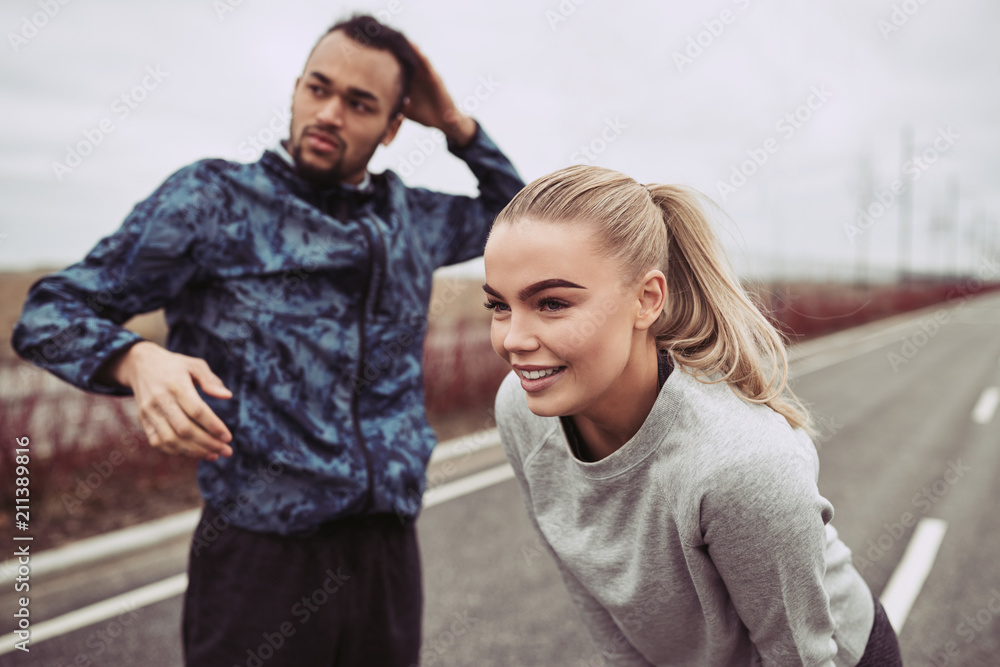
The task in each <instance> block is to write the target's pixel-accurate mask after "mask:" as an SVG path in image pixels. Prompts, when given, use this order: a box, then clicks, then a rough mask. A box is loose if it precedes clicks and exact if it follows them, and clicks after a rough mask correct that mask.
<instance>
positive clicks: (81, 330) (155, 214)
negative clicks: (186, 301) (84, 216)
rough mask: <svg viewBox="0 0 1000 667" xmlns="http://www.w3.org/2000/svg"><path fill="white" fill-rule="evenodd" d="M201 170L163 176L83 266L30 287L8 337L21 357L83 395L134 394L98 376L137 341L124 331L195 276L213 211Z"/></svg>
mask: <svg viewBox="0 0 1000 667" xmlns="http://www.w3.org/2000/svg"><path fill="white" fill-rule="evenodd" d="M203 164H204V163H199V164H195V165H191V166H189V167H185V168H184V169H182V170H180V171H178V172H177V173H175V174H174V175H172V176H171V177H170V178H168V179H167V180H166V181H165V182H164V183H163V184H162V185H161V186H160V187H159V188H158V189H157V190H156V192H154V193H153V194H152V195H151V196H150V197H149V198H147V199H146V200H144V201H142V202H140V203H139V204H138V205H136V207H135V208H134V209H133V211H132V212H131V213H130V214H129V215H128V217H127V218H126V219H125V221H124V222H123V223H122V225H121V227H120V228H119V229H118V230H117V231H115V232H114V233H113V234H111V235H110V236H107V237H105V238H104V239H102V240H101V241H99V242H98V244H97V245H96V246H95V247H94V248H93V250H91V251H90V253H89V254H88V255H87V256H86V257H85V258H84V259H83V260H82V261H80V262H78V263H76V264H74V265H72V266H70V267H68V268H66V269H64V270H62V271H60V272H58V273H54V274H51V275H48V276H45V277H43V278H42V279H40V280H39V281H38V282H36V283H35V284H34V285H32V287H31V290H30V291H29V293H28V298H27V301H26V302H25V304H24V309H23V311H22V313H21V317H20V319H19V320H18V322H17V324H16V325H15V327H14V332H13V335H12V338H11V343H12V346H13V347H14V349H15V350H16V351H17V353H18V354H19V355H21V356H22V357H24V358H25V359H27V360H28V361H31V362H34V363H35V364H37V365H38V366H40V367H42V368H44V369H46V370H48V371H51V372H52V373H53V374H55V375H57V376H58V377H60V378H62V379H63V380H66V381H67V382H69V383H71V384H73V385H76V386H77V387H79V388H81V389H85V390H87V391H92V392H95V393H101V394H115V395H128V394H130V393H131V392H130V390H128V389H127V388H125V387H122V386H120V385H117V384H105V383H101V382H99V381H98V380H97V379H96V376H97V375H98V373H99V371H100V369H101V368H102V366H103V365H104V364H105V363H106V362H107V361H108V360H109V359H110V358H111V357H113V356H114V355H115V354H116V353H118V352H120V351H122V350H124V349H126V348H128V347H130V346H131V345H133V344H135V343H137V342H139V341H140V340H142V338H141V336H139V335H138V334H136V333H133V332H131V331H128V330H127V329H125V328H124V327H122V326H121V325H122V324H123V323H124V322H126V321H127V320H128V319H129V318H130V317H132V316H133V315H136V314H139V313H146V312H149V311H152V310H155V309H157V308H160V307H162V306H164V305H165V304H167V303H168V302H169V301H170V300H171V299H172V298H173V297H175V296H176V295H177V294H178V293H179V292H180V291H181V290H182V289H183V288H184V285H185V284H186V283H187V282H188V281H189V280H191V278H192V276H194V275H195V273H196V272H197V268H198V267H197V263H196V260H195V257H196V255H197V254H198V252H199V243H198V233H197V232H198V230H199V229H200V228H204V227H205V226H206V224H207V223H208V219H207V218H208V216H209V215H210V214H211V209H213V208H214V205H213V204H212V200H213V197H208V196H205V194H204V192H203V191H204V189H205V186H206V183H207V179H208V178H209V175H208V174H207V173H206V170H205V169H203V168H202V166H201V165H203ZM214 199H217V197H216V198H214Z"/></svg>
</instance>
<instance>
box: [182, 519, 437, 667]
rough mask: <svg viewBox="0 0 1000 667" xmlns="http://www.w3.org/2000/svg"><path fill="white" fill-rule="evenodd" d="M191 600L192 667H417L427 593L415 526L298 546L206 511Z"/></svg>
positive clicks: (186, 627) (334, 534)
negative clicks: (425, 592) (229, 523)
mask: <svg viewBox="0 0 1000 667" xmlns="http://www.w3.org/2000/svg"><path fill="white" fill-rule="evenodd" d="M188 570H189V578H190V580H189V583H188V589H187V593H186V595H185V597H184V620H183V639H184V654H185V664H186V665H187V667H230V666H233V667H236V666H239V667H286V666H287V667H302V666H303V665H308V666H309V667H327V666H332V665H337V666H338V667H342V666H343V667H349V666H352V665H358V666H362V665H363V666H366V667H370V666H371V665H384V666H385V667H395V666H397V665H398V666H399V667H410V666H411V665H417V664H418V663H419V658H418V656H419V651H420V632H421V614H422V611H423V609H422V608H423V593H422V586H421V574H420V556H419V551H418V547H417V537H416V527H415V525H414V522H413V521H412V520H408V521H406V522H401V521H400V519H399V518H398V517H396V516H395V515H371V516H360V517H352V518H349V519H344V520H340V521H334V522H330V523H327V524H323V526H322V528H321V529H320V531H319V532H318V533H317V534H316V535H312V536H310V537H304V538H290V537H283V536H278V535H270V534H265V533H255V532H250V531H246V530H242V529H239V528H236V527H234V526H229V525H228V521H227V520H226V517H225V515H222V514H219V513H218V512H216V511H215V510H214V509H212V508H211V507H208V506H206V508H205V511H204V512H203V513H202V517H201V521H200V522H199V524H198V528H197V529H196V530H195V537H194V540H193V542H192V547H191V554H190V562H189V568H188Z"/></svg>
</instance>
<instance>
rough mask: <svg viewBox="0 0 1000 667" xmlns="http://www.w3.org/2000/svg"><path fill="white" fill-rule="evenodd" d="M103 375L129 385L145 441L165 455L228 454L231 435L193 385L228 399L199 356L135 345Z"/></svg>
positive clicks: (229, 394)
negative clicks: (195, 384)
mask: <svg viewBox="0 0 1000 667" xmlns="http://www.w3.org/2000/svg"><path fill="white" fill-rule="evenodd" d="M107 375H108V376H109V377H110V378H112V379H114V380H115V381H116V382H118V383H120V384H122V385H124V386H126V387H129V388H131V389H132V393H133V394H135V401H136V404H137V405H138V407H139V423H140V424H141V425H142V428H143V430H144V431H145V432H146V437H147V438H148V439H149V444H151V445H152V446H153V447H156V448H158V449H161V450H163V451H165V452H167V453H169V454H184V455H185V456H193V457H196V458H202V459H207V460H209V461H215V460H217V459H218V458H219V456H231V455H232V453H233V450H232V448H231V447H230V446H229V445H228V444H227V443H229V441H230V440H232V439H233V436H232V434H231V433H230V432H229V429H228V428H226V425H225V424H224V423H223V422H222V420H221V419H219V417H218V416H217V415H216V414H215V413H214V412H212V410H211V408H209V407H208V404H206V403H205V401H203V400H202V398H201V396H199V395H198V392H197V390H196V389H195V386H194V383H195V382H197V383H198V385H199V386H200V387H201V390H202V391H203V392H205V393H206V394H208V395H209V396H214V397H216V398H232V396H233V393H232V392H231V391H229V390H228V389H226V387H225V385H223V384H222V380H220V379H219V377H218V376H216V375H215V373H213V372H212V371H211V369H209V367H208V364H207V363H205V361H204V360H203V359H197V358H195V357H189V356H186V355H183V354H177V353H175V352H170V351H169V350H165V349H164V348H162V347H160V346H159V345H157V344H156V343H152V342H149V341H142V342H139V343H136V344H135V345H133V346H132V347H130V348H129V349H128V350H127V351H125V352H124V353H123V354H122V355H121V356H120V357H119V358H118V359H116V360H114V361H113V362H112V363H111V365H110V366H109V367H108V369H107Z"/></svg>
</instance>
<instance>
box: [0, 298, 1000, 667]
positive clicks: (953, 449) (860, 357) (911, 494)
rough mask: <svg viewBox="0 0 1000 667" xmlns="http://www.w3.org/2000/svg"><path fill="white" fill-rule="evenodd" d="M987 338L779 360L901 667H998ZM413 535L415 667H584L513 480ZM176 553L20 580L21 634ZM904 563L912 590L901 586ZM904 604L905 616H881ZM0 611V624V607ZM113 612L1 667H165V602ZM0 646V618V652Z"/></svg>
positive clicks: (996, 323)
mask: <svg viewBox="0 0 1000 667" xmlns="http://www.w3.org/2000/svg"><path fill="white" fill-rule="evenodd" d="M998 333H1000V295H987V296H980V297H975V298H967V299H962V300H956V301H955V302H954V303H952V304H948V305H946V306H942V307H941V308H940V309H930V310H927V311H922V312H921V313H920V314H917V315H909V316H904V317H897V318H893V320H891V321H888V322H885V323H876V324H875V325H868V326H866V327H863V328H859V329H856V330H851V331H849V332H843V333H841V334H837V335H836V336H834V337H830V338H828V339H825V340H823V341H820V342H816V343H812V344H807V345H803V346H801V347H800V348H798V350H796V352H795V354H796V355H797V356H798V357H801V358H799V359H797V360H796V361H794V362H793V364H792V369H793V376H794V387H795V389H796V391H797V392H798V393H799V394H800V396H801V397H802V398H804V399H805V400H806V401H807V402H808V403H809V404H810V405H811V407H812V409H813V410H814V414H815V415H816V416H817V418H818V419H817V421H818V425H819V435H818V437H817V444H818V447H819V450H820V459H821V472H820V482H819V486H820V491H821V492H822V493H823V494H824V495H825V496H826V497H827V498H829V499H830V501H831V502H832V503H833V505H834V507H835V508H836V516H835V518H834V525H836V527H837V528H838V530H839V531H840V534H841V538H842V539H843V540H844V541H845V542H846V544H847V545H848V546H849V547H851V548H852V549H853V550H854V553H855V563H856V564H857V565H858V567H859V569H860V570H861V572H862V574H863V576H864V578H865V579H866V580H867V582H868V584H869V586H870V587H871V588H872V590H873V591H875V592H876V594H879V595H884V594H886V592H887V591H886V586H887V583H888V582H889V581H890V578H891V577H892V576H893V573H894V572H897V571H900V572H902V571H904V570H905V571H906V572H910V576H904V575H902V574H899V575H897V577H898V578H899V579H900V582H901V583H898V584H895V588H896V590H894V591H893V593H892V595H891V596H890V597H892V598H893V600H895V601H897V603H896V606H897V607H899V605H902V607H901V608H904V609H903V611H902V612H899V613H900V614H901V615H902V616H903V617H905V619H904V620H905V623H904V624H903V626H902V632H901V634H900V641H901V644H902V646H903V652H904V661H905V664H906V665H908V666H909V667H913V666H923V665H938V666H944V665H960V666H963V667H971V666H977V667H978V666H987V667H997V666H1000V516H998V509H1000V484H998V483H997V479H998V476H1000V416H995V415H994V412H995V407H996V405H995V401H993V400H991V398H992V395H991V391H990V390H991V388H994V387H1000V335H998ZM997 391H1000V390H997ZM991 404H992V405H993V408H992V409H991V408H990V405H991ZM502 462H503V460H502V453H501V452H499V451H498V449H497V448H496V447H493V448H487V449H484V450H482V451H480V452H478V453H476V454H474V455H467V456H462V457H458V458H456V459H454V460H452V461H450V462H447V463H444V464H438V466H437V467H436V468H435V469H433V470H432V475H434V478H433V484H434V486H435V487H436V488H440V489H444V488H445V487H447V485H448V484H449V483H450V482H453V481H454V480H458V479H461V478H463V476H465V475H467V474H469V473H475V472H477V471H482V470H489V469H496V468H497V466H498V465H502ZM928 519H939V520H942V521H943V522H945V523H940V522H932V521H923V520H928ZM923 523H928V524H934V525H935V526H938V527H941V528H944V535H943V539H941V540H940V544H939V548H937V551H936V552H935V550H934V548H936V547H938V542H937V541H934V540H932V544H931V545H930V546H928V545H926V544H925V543H924V542H922V541H918V542H919V544H920V545H921V546H914V547H913V548H910V549H909V551H910V553H907V550H908V547H910V546H911V543H914V544H916V543H915V542H914V541H913V536H914V534H915V531H916V530H917V529H918V526H920V525H922V524H923ZM419 535H420V541H421V552H422V558H423V567H424V585H425V619H424V655H423V662H422V664H423V665H462V666H467V665H477V666H480V667H487V666H489V665H547V666H559V665H568V666H574V667H576V666H577V665H590V664H600V663H599V662H598V661H596V660H595V661H593V662H591V660H592V659H593V658H594V649H593V648H592V646H591V644H590V641H589V638H588V636H587V634H586V632H585V630H584V629H583V628H582V626H581V625H580V623H579V621H578V620H577V615H576V612H575V610H574V609H573V608H572V607H571V605H570V602H569V598H568V596H567V594H566V593H565V591H564V590H563V587H562V583H561V581H560V579H559V575H558V573H557V571H556V569H555V567H554V565H553V564H552V562H551V561H550V559H549V557H548V556H547V555H546V554H545V553H544V552H543V550H542V549H541V548H540V545H539V544H538V542H537V539H536V537H535V535H534V533H533V532H532V529H531V527H530V525H529V523H528V520H527V517H526V516H525V513H524V509H523V507H522V505H521V500H520V497H519V495H518V491H517V488H516V484H515V482H514V481H513V480H510V479H508V480H506V481H502V482H500V483H497V484H493V485H491V486H488V487H486V488H483V489H480V490H477V491H474V492H471V493H467V494H465V495H461V496H459V497H457V498H454V499H451V500H447V501H444V502H440V503H439V504H436V505H434V506H433V507H430V508H428V509H426V510H425V511H424V513H423V514H422V516H421V518H420V521H419ZM186 549H187V545H186V540H185V539H184V538H181V539H177V540H174V541H172V542H170V543H167V544H164V545H160V546H158V547H157V548H155V549H152V550H149V551H146V552H142V553H138V554H133V555H130V556H129V557H127V558H124V559H121V560H118V561H115V562H105V563H102V564H100V565H99V566H95V567H91V568H87V569H85V570H83V571H77V572H72V573H66V574H60V575H48V576H46V577H45V578H44V579H43V580H40V581H35V580H33V581H32V593H33V596H32V606H31V613H32V620H33V622H35V623H39V622H41V621H43V620H46V619H50V618H56V617H60V616H62V615H64V614H67V613H69V612H71V611H72V610H74V609H78V608H81V607H84V606H87V605H90V604H93V603H95V602H99V601H101V600H104V599H107V598H109V597H111V596H113V595H118V594H121V593H128V592H129V591H133V590H135V589H137V588H138V587H141V586H143V585H146V584H149V583H152V582H156V581H161V580H163V579H166V578H168V577H171V576H173V575H177V574H179V573H182V572H184V569H185V559H186ZM904 554H906V559H905V560H906V565H905V566H903V565H901V563H903V561H904ZM921 562H922V563H923V565H924V566H925V570H926V572H925V574H926V578H924V577H923V576H922V575H921V576H915V577H914V576H912V572H911V569H910V566H911V565H913V563H917V565H916V570H918V571H919V570H920V567H919V565H920V563H921ZM907 593H909V594H910V595H909V599H911V600H912V608H910V607H909V604H908V603H906V602H902V603H900V602H898V600H906V599H907V597H908V596H907ZM0 599H2V600H3V606H4V609H5V610H7V609H11V608H12V605H13V598H12V595H11V594H10V593H9V592H8V591H6V590H5V591H3V592H2V593H0ZM124 600H125V601H124V602H123V603H121V604H122V605H124V606H122V609H121V612H120V613H119V614H118V615H116V616H114V617H113V618H110V619H105V620H102V621H100V622H98V623H95V624H92V625H89V626H87V627H82V628H80V629H77V630H74V631H71V632H68V633H66V634H62V635H60V636H57V637H53V638H51V639H47V640H45V641H41V642H33V643H32V644H31V651H30V653H27V654H25V653H23V652H19V651H15V652H14V653H7V654H5V655H0V665H44V666H45V667H63V666H69V665H142V666H144V667H146V666H148V667H179V666H180V665H182V660H181V653H180V644H179V624H180V607H181V601H180V597H179V595H174V596H173V597H170V598H168V599H165V600H163V601H161V602H156V603H154V604H151V605H147V606H139V607H135V608H134V609H129V608H128V595H126V596H125V599H124ZM907 611H908V613H906V612H907ZM12 629H13V625H12V621H11V618H10V614H9V613H8V612H7V611H5V612H4V614H3V618H2V619H0V634H5V633H8V632H10V631H11V630H12ZM262 664H263V665H267V662H266V661H265V662H263V663H262ZM226 667H228V666H226Z"/></svg>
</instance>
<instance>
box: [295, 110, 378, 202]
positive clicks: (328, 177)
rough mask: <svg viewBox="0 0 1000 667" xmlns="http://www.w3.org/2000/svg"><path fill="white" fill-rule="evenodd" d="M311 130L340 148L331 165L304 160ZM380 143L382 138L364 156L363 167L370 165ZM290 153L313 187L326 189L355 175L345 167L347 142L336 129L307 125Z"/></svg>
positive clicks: (305, 179) (297, 168)
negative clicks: (303, 146) (319, 164)
mask: <svg viewBox="0 0 1000 667" xmlns="http://www.w3.org/2000/svg"><path fill="white" fill-rule="evenodd" d="M310 132H314V133H315V134H320V135H322V136H324V137H326V138H328V139H330V140H332V141H334V142H335V143H336V144H337V146H338V148H339V150H340V155H339V156H338V157H337V160H336V162H334V163H333V164H332V165H330V166H329V167H325V168H323V167H316V166H314V165H311V164H307V163H306V162H304V161H303V160H302V144H303V143H304V141H305V138H306V135H308V134H309V133H310ZM380 143H381V139H380V140H379V141H378V142H376V143H375V144H374V145H373V146H372V147H371V149H370V150H369V151H368V154H367V155H365V156H364V160H363V162H362V164H363V165H364V166H363V167H362V168H363V169H366V168H367V167H368V162H369V160H371V159H372V156H373V155H375V151H376V150H378V147H379V144H380ZM289 154H290V155H291V156H292V159H293V160H294V161H295V171H296V172H297V173H298V175H299V176H300V177H301V178H302V180H304V181H306V182H307V183H309V184H310V185H312V186H313V187H316V188H320V189H324V190H325V189H328V188H332V187H335V186H337V185H339V184H341V183H343V182H345V181H346V180H347V179H348V178H350V177H351V176H353V174H349V173H347V170H348V167H345V165H344V159H345V158H346V157H347V142H346V141H344V139H343V137H341V136H340V135H339V134H337V132H335V131H327V130H322V129H319V128H317V127H314V126H313V127H307V128H305V129H303V130H302V134H301V137H300V139H299V141H298V142H297V143H295V145H293V146H292V147H291V150H290V151H289Z"/></svg>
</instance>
